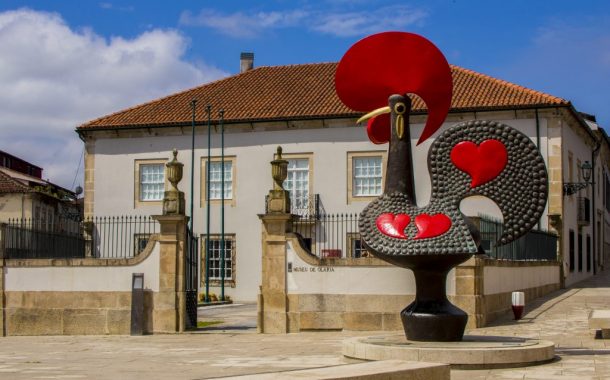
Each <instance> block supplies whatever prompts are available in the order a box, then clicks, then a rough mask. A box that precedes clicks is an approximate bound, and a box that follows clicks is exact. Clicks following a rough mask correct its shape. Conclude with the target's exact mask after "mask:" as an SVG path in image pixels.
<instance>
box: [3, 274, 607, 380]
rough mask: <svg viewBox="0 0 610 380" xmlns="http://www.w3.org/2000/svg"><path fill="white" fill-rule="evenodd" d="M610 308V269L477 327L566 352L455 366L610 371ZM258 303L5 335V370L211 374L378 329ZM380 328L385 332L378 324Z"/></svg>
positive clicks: (545, 375)
mask: <svg viewBox="0 0 610 380" xmlns="http://www.w3.org/2000/svg"><path fill="white" fill-rule="evenodd" d="M598 308H599V309H601V308H605V309H610V271H607V272H605V273H602V274H601V275H598V276H597V277H596V278H595V279H592V280H589V281H586V282H583V283H580V284H578V285H577V286H575V287H572V288H571V289H568V290H564V291H559V292H555V293H554V294H552V295H549V296H547V297H544V298H542V299H539V300H537V301H536V302H533V303H532V304H530V305H528V306H527V307H526V312H527V313H526V315H525V317H524V318H523V319H522V320H521V321H518V322H515V321H512V320H510V319H509V318H508V316H507V318H506V319H503V320H500V321H497V322H496V323H494V325H493V326H490V327H486V328H482V329H477V330H473V331H470V332H469V333H472V334H477V335H481V334H486V335H504V336H522V337H532V338H540V339H547V340H551V341H554V342H556V343H557V346H558V347H557V354H558V360H556V361H554V362H552V363H549V364H544V365H538V366H531V367H527V368H511V369H493V370H452V371H451V378H452V379H454V380H465V379H467V380H479V379H578V380H586V379H610V340H607V341H606V340H599V339H594V338H593V336H591V335H590V333H589V330H588V328H587V317H588V314H589V311H590V310H592V309H598ZM255 311H256V309H255V308H254V307H253V306H252V305H244V306H233V307H223V308H218V309H216V310H215V309H207V310H200V316H201V317H204V319H206V320H214V319H218V320H224V321H225V323H224V324H223V325H217V326H216V327H217V328H216V329H208V330H206V331H204V332H198V333H190V334H176V335H150V336H140V337H130V336H57V337H54V336H44V337H4V338H0V379H146V380H153V379H204V378H213V377H221V376H229V375H239V374H254V373H263V372H273V371H281V370H289V369H299V368H314V367H324V366H333V365H340V364H345V363H352V362H356V361H354V360H349V359H345V358H343V357H341V355H340V352H341V342H342V341H343V340H344V339H346V338H349V337H353V336H366V335H371V333H370V332H368V333H367V332H309V333H299V334H288V335H258V334H256V333H255V330H254V329H253V328H252V320H253V318H255ZM374 334H375V335H380V334H379V332H375V333H374Z"/></svg>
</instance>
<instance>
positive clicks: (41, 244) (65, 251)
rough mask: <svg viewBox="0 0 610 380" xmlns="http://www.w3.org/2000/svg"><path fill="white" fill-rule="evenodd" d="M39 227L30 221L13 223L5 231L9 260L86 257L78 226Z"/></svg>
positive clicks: (38, 223) (5, 226) (4, 242)
mask: <svg viewBox="0 0 610 380" xmlns="http://www.w3.org/2000/svg"><path fill="white" fill-rule="evenodd" d="M69 227H70V228H66V226H65V225H62V226H60V225H59V224H52V223H46V222H45V223H40V222H38V221H33V220H31V219H10V220H9V221H8V223H6V224H5V225H4V226H3V228H2V231H0V233H1V234H2V244H3V249H4V257H5V258H7V259H59V258H80V257H85V244H86V242H85V239H84V238H83V236H82V234H81V233H80V231H79V225H78V224H76V226H74V225H70V226H69Z"/></svg>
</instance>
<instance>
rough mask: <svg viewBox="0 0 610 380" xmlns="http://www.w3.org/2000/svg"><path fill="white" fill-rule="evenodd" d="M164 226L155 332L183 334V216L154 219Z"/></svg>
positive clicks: (156, 294) (184, 307)
mask: <svg viewBox="0 0 610 380" xmlns="http://www.w3.org/2000/svg"><path fill="white" fill-rule="evenodd" d="M153 218H154V219H155V220H157V221H158V222H159V224H160V225H161V232H160V234H159V246H160V250H159V292H158V293H154V295H153V305H154V308H153V316H152V317H153V326H152V328H153V332H155V333H173V332H177V331H178V332H181V331H184V330H185V327H186V293H185V283H186V282H185V281H186V279H185V273H184V272H185V268H184V259H185V249H186V240H185V237H186V224H187V222H188V217H186V216H184V215H156V216H153Z"/></svg>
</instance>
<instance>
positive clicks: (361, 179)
mask: <svg viewBox="0 0 610 380" xmlns="http://www.w3.org/2000/svg"><path fill="white" fill-rule="evenodd" d="M347 161H348V164H347V166H348V170H347V171H348V186H347V188H348V189H347V191H348V203H350V202H352V201H360V200H362V201H370V200H372V199H374V198H375V197H378V196H379V195H381V194H382V193H383V183H384V179H385V177H384V173H383V172H384V170H383V166H384V164H385V161H386V153H385V152H348V154H347Z"/></svg>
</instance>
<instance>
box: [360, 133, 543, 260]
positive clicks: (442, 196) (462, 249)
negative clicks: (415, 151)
mask: <svg viewBox="0 0 610 380" xmlns="http://www.w3.org/2000/svg"><path fill="white" fill-rule="evenodd" d="M392 129H394V128H392ZM488 140H496V141H499V142H500V143H502V144H503V145H504V146H505V147H506V152H507V162H506V165H505V166H504V168H503V169H502V171H501V172H500V173H499V174H498V175H497V176H496V177H495V178H493V179H491V180H489V181H488V182H486V183H483V184H481V185H480V186H475V187H471V183H472V180H471V176H470V175H469V174H468V173H466V172H464V171H462V170H460V169H458V168H457V167H456V166H455V164H454V163H453V162H452V160H451V152H452V151H453V149H454V147H455V146H456V145H458V144H459V143H462V142H472V143H474V144H476V145H480V144H481V143H483V142H484V141H488ZM394 143H395V141H394V140H392V141H391V142H390V144H391V145H392V144H394ZM390 155H392V149H391V148H390ZM480 159H485V157H480ZM405 160H407V159H406V158H404V157H390V159H389V163H392V162H393V161H394V162H395V161H405ZM428 171H429V173H430V179H431V182H432V195H431V198H430V202H429V204H428V205H427V206H426V207H423V208H418V207H417V206H416V205H414V204H413V202H412V201H411V199H410V197H409V195H408V194H407V193H405V192H401V191H400V190H396V189H395V188H392V187H390V188H389V189H388V188H386V191H385V192H384V194H383V195H382V196H381V197H379V198H378V199H377V200H375V201H373V202H371V203H370V204H369V205H368V206H367V207H366V208H365V209H364V210H363V211H362V213H361V214H360V226H359V227H360V233H361V235H362V239H363V241H364V243H365V244H366V246H367V247H368V248H369V250H370V251H372V252H373V253H374V254H375V255H376V256H378V257H380V258H382V259H384V260H387V261H392V262H396V258H395V257H394V256H405V255H439V254H460V255H462V254H475V253H477V251H478V247H477V243H476V241H475V239H474V238H473V237H472V233H471V231H470V228H469V226H468V224H467V220H466V217H465V216H464V215H463V214H462V213H461V212H460V210H459V205H460V202H461V201H462V199H464V198H466V197H468V196H471V195H482V196H485V197H488V198H490V199H491V200H493V201H494V202H495V203H496V204H497V205H498V207H499V208H500V210H501V212H502V215H503V217H504V231H503V235H502V236H501V238H500V239H499V241H498V242H496V243H497V244H498V245H503V244H507V243H509V242H511V241H513V240H515V239H517V238H519V237H521V236H522V235H524V234H525V233H527V231H529V230H530V229H531V228H532V227H533V226H534V225H536V223H538V220H539V219H540V216H541V215H542V213H543V211H544V208H545V204H546V199H547V181H548V179H547V172H546V168H545V165H544V160H543V158H542V156H541V155H540V153H539V151H538V149H537V147H536V146H535V145H534V144H533V142H532V141H531V140H530V139H529V138H528V137H527V136H526V135H524V134H523V133H521V132H519V131H517V130H516V129H514V128H512V127H509V126H507V125H504V124H501V123H498V122H493V121H469V122H465V123H460V124H458V125H455V126H454V127H452V128H450V129H448V130H447V131H445V132H444V133H442V134H441V135H440V136H438V138H437V139H436V141H435V142H434V143H433V144H432V146H431V147H430V150H429V153H428ZM397 174H399V173H396V172H393V171H392V170H391V169H390V168H389V170H387V176H392V175H397ZM400 175H402V174H400ZM409 175H410V174H409V173H404V176H409ZM388 190H389V191H388ZM384 213H391V214H393V215H398V214H406V215H408V216H409V217H410V219H411V223H409V224H408V225H407V226H406V229H405V230H404V235H405V237H406V238H396V237H393V236H388V235H387V234H384V233H383V232H382V231H380V230H379V228H378V226H377V223H376V221H377V219H378V218H379V216H380V215H382V214H384ZM423 214H427V215H429V216H434V215H438V214H443V215H446V216H447V217H448V218H449V219H450V221H451V226H450V228H449V229H448V230H447V231H446V232H445V233H443V234H440V235H439V236H435V237H430V238H421V239H415V238H414V237H416V236H417V234H418V232H420V231H419V230H418V227H417V226H416V225H415V223H413V221H414V219H415V218H416V217H417V216H418V215H423Z"/></svg>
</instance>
